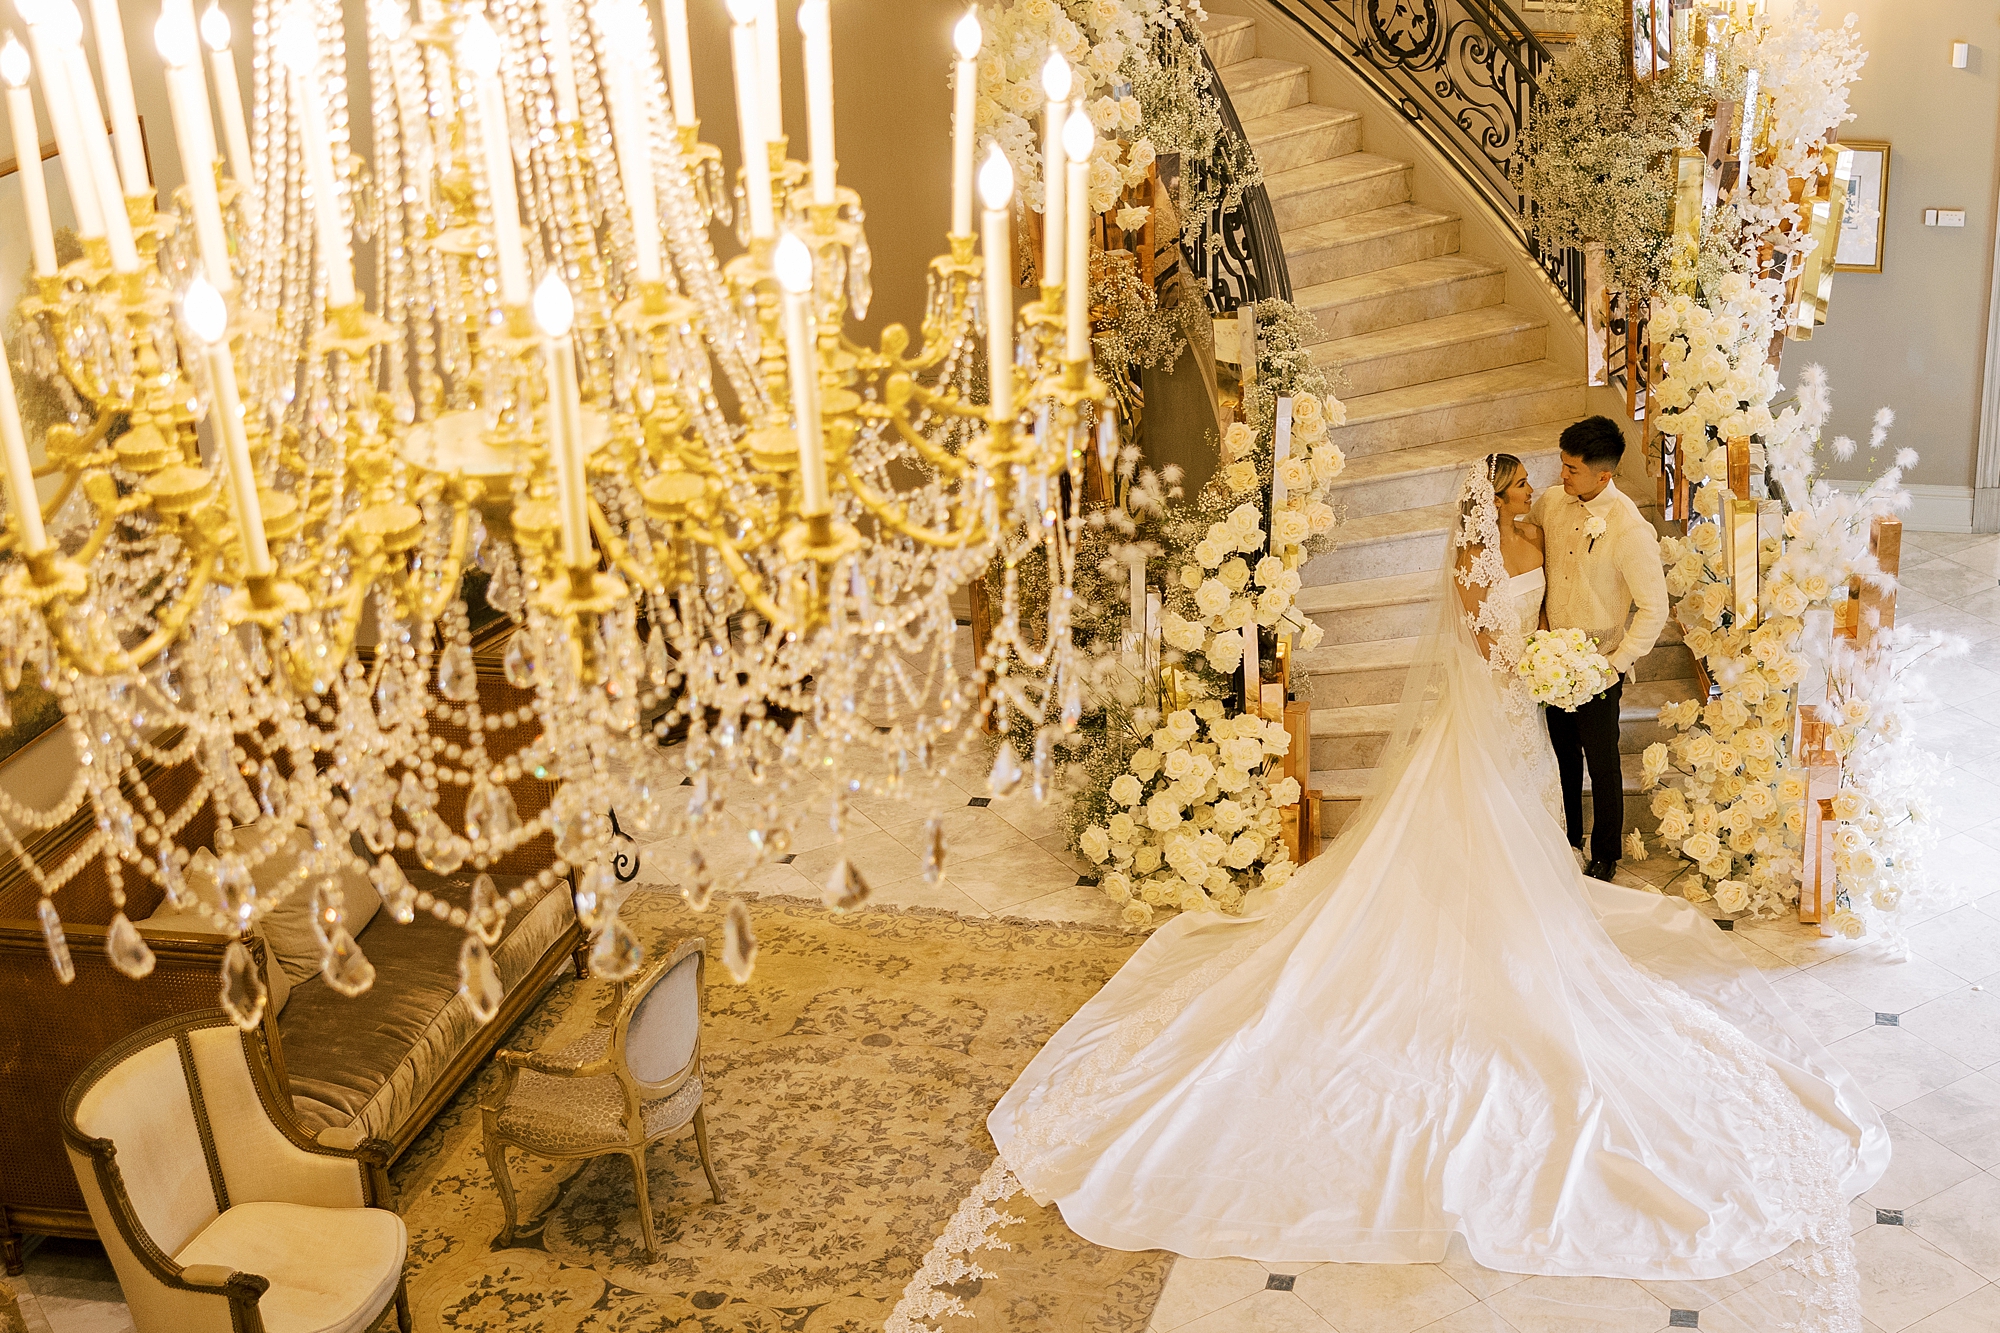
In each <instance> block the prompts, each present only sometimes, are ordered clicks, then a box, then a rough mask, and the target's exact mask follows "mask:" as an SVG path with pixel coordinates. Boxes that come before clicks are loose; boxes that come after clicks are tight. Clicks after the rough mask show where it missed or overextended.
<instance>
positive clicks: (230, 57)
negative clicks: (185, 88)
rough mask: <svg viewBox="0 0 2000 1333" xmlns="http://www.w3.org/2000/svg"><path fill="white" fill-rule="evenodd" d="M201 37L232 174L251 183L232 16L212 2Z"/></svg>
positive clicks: (247, 135) (242, 181) (206, 13)
mask: <svg viewBox="0 0 2000 1333" xmlns="http://www.w3.org/2000/svg"><path fill="white" fill-rule="evenodd" d="M201 40H202V42H203V43H204V44H205V45H206V46H207V47H208V73H209V77H210V78H212V79H214V80H215V103H216V105H217V106H219V107H221V108H222V142H223V144H224V145H225V146H226V147H227V148H228V149H229V176H230V179H231V180H234V181H235V182H236V183H237V184H238V185H241V186H244V187H246V188H247V187H248V186H249V185H250V183H251V176H252V175H253V174H254V173H253V172H252V171H251V169H250V131H249V130H248V128H247V127H245V125H244V123H243V89H242V87H241V86H240V85H239V84H238V83H237V82H236V56H235V53H234V52H232V51H231V50H230V49H229V17H228V16H227V15H226V14H224V13H223V12H222V7H221V6H220V5H215V4H211V5H210V6H209V7H208V9H207V11H206V12H205V13H203V14H202V16H201Z"/></svg>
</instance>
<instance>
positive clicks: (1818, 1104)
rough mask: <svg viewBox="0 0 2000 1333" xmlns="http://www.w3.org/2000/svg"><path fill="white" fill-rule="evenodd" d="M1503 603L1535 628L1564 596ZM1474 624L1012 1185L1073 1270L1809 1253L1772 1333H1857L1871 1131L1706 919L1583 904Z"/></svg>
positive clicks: (1165, 956)
mask: <svg viewBox="0 0 2000 1333" xmlns="http://www.w3.org/2000/svg"><path fill="white" fill-rule="evenodd" d="M1486 494H1488V495H1489V496H1490V494H1491V492H1490V488H1489V490H1488V491H1487V492H1486ZM1487 503H1488V504H1489V505H1490V500H1489V501H1488V502H1487ZM1490 512H1491V511H1490V509H1489V510H1488V513H1489V514H1490ZM1488 530H1489V531H1490V530H1491V528H1490V526H1489V529H1488ZM1496 583H1497V580H1496ZM1505 587H1506V593H1507V595H1509V596H1510V597H1511V598H1512V600H1513V605H1514V608H1515V610H1516V611H1517V613H1518V616H1519V624H1520V626H1521V627H1522V629H1523V630H1524V631H1525V630H1528V629H1532V628H1533V627H1534V625H1535V623H1536V620H1537V618H1538V616H1539V613H1540V607H1541V603H1542V594H1543V575H1542V571H1541V570H1539V569H1537V570H1533V571H1530V572H1529V573H1526V574H1522V575H1519V576H1516V577H1513V578H1511V579H1507V580H1506V582H1505ZM1462 624H1463V622H1462V619H1461V617H1460V616H1459V615H1458V614H1457V608H1456V606H1454V605H1452V603H1451V602H1450V600H1449V596H1448V593H1446V594H1441V596H1440V599H1439V609H1438V611H1437V614H1436V616H1435V621H1434V625H1433V629H1432V634H1431V638H1430V643H1431V645H1432V648H1433V650H1434V660H1433V663H1432V666H1431V669H1430V671H1429V674H1428V676H1424V675H1423V673H1419V678H1413V681H1412V686H1411V691H1412V692H1413V693H1415V694H1416V695H1417V696H1418V697H1416V698H1412V697H1410V695H1409V694H1406V697H1405V701H1404V716H1403V721H1402V722H1401V723H1399V733H1400V735H1399V736H1398V737H1395V738H1392V750H1393V751H1395V752H1396V753H1395V755H1394V757H1393V759H1392V760H1391V761H1390V763H1391V771H1390V772H1389V774H1388V777H1387V780H1386V782H1385V786H1384V789H1383V790H1382V791H1381V792H1379V793H1378V794H1377V795H1376V796H1375V797H1374V798H1372V799H1371V801H1370V802H1369V803H1368V804H1367V805H1366V806H1365V807H1364V808H1363V810H1362V811H1361V812H1360V813H1359V814H1357V815H1356V816H1355V818H1354V820H1353V821H1351V823H1350V826H1349V828H1348V829H1347V830H1346V831H1345V833H1344V834H1343V836H1342V837H1341V838H1340V839H1339V840H1338V841H1336V842H1335V843H1334V845H1333V846H1332V847H1330V848H1329V849H1327V851H1325V852H1324V853H1322V855H1321V856H1320V857H1319V858H1317V859H1316V860H1314V861H1313V862H1311V863H1310V864H1308V865H1307V866H1305V867H1304V868H1302V869H1301V870H1300V871H1299V873H1298V874H1297V875H1296V876H1295V877H1294V878H1293V880H1292V882H1291V883H1290V884H1289V885H1288V886H1286V887H1285V888H1284V889H1283V890H1280V891H1278V892H1276V893H1274V894H1268V895H1262V896H1263V897H1264V898H1265V901H1263V902H1261V903H1258V902H1256V901H1255V900H1254V899H1253V902H1252V904H1251V910H1250V912H1249V913H1248V914H1247V915H1246V918H1244V919H1237V918H1228V917H1222V916H1218V915H1215V914H1212V913H1204V914H1196V915H1184V916H1181V917H1178V918H1176V919H1174V920H1172V921H1170V922H1168V923H1167V924H1166V925H1164V926H1163V927H1161V928H1160V929H1159V930H1158V931H1157V932H1156V933H1155V934H1154V935H1153V936H1152V937H1151V938H1150V939H1149V940H1147V941H1146V943H1145V944H1144V945H1143V946H1142V947H1141V948H1140V949H1139V951H1138V952H1137V953H1135V954H1134V955H1133V956H1132V958H1131V959H1130V960H1129V961H1128V962H1127V963H1126V965H1125V966H1124V968H1123V969H1121V970H1120V971H1119V973H1118V974H1117V975H1116V976H1115V977H1113V978H1112V979H1111V981H1110V982H1109V983H1108V984H1107V985H1106V986H1105V987H1104V989H1103V990H1102V991H1101V992H1100V993H1099V994H1097V995H1096V996H1095V997H1093V998H1092V999H1091V1000H1090V1001H1089V1002H1088V1003H1086V1004H1085V1005H1084V1007H1083V1008H1082V1009H1081V1010H1079V1011H1078V1012H1077V1013H1076V1015H1075V1016H1074V1017H1072V1018H1071V1019H1070V1021H1069V1022H1068V1023H1067V1024H1065V1025H1064V1027H1063V1028H1062V1030H1061V1031H1060V1032H1058V1033H1057V1034H1056V1035H1055V1037H1054V1038H1053V1039H1052V1040H1051V1041H1050V1042H1049V1044H1048V1045H1047V1046H1046V1047H1045V1048H1044V1049H1043V1050H1042V1051H1041V1052H1040V1053H1039V1054H1038V1055H1037V1056H1036V1057H1035V1058H1034V1060H1033V1061H1032V1062H1031V1063H1030V1064H1029V1065H1028V1067H1027V1069H1026V1070H1025V1071H1024V1072H1023V1073H1022V1074H1021V1077H1020V1078H1019V1080H1018V1081H1017V1082H1016V1083H1015V1084H1014V1086H1013V1087H1012V1088H1011V1089H1010V1090H1009V1091H1008V1092H1007V1094H1006V1096H1005V1097H1003V1098H1002V1099H1001V1101H1000V1103H999V1105H998V1106H997V1107H996V1108H995V1109H994V1110H993V1112H992V1114H991V1115H990V1117H989V1118H988V1120H987V1125H988V1127H989V1129H990V1130H991V1132H992V1135H993V1140H994V1143H995V1144H996V1145H997V1147H998V1148H999V1152H1000V1157H1001V1159H1002V1161H1003V1162H1004V1163H1005V1165H1006V1167H1007V1168H1008V1169H1009V1170H1011V1172H1012V1173H1013V1175H1014V1177H1015V1178H1017V1179H1018V1180H1019V1182H1020V1184H1021V1185H1022V1187H1023V1188H1025V1189H1026V1190H1027V1191H1028V1192H1029V1193H1030V1194H1031V1195H1032V1196H1033V1197H1034V1198H1035V1199H1037V1200H1038V1201H1039V1202H1042V1203H1044V1204H1046V1203H1048V1202H1050V1201H1054V1202H1055V1203H1057V1204H1058V1205H1059V1206H1060V1208H1061V1211H1062V1215H1063V1218H1064V1220H1065V1221H1066V1222H1067V1223H1068V1224H1069V1225H1070V1226H1071V1227H1072V1228H1073V1229H1074V1230H1075V1231H1076V1232H1078V1233H1079V1234H1080V1235H1082V1236H1084V1237H1085V1238H1087V1239H1089V1240H1091V1241H1094V1242H1096V1243H1098V1244H1100V1245H1105V1246H1109V1247H1112V1248H1116V1249H1126V1250H1139V1249H1155V1248H1158V1249H1166V1250H1171V1251H1173V1252H1174V1253H1176V1254H1181V1255H1186V1256H1190V1257H1196V1258H1219V1257H1240V1258H1250V1259H1259V1260H1265V1261H1270V1262H1281V1263H1311V1262H1316V1261H1328V1260H1334V1261H1349V1262H1363V1263H1422V1262H1432V1261H1436V1260H1439V1259H1441V1258H1443V1257H1444V1255H1445V1250H1446V1245H1447V1242H1448V1241H1449V1240H1450V1238H1451V1236H1452V1235H1454V1234H1458V1235H1462V1236H1463V1237H1464V1238H1465V1243H1466V1245H1467V1247H1468V1248H1469V1249H1470V1251H1471V1254H1472V1257H1473V1258H1474V1259H1475V1260H1477V1261H1478V1262H1479V1263H1480V1264H1483V1265H1485V1266H1487V1267H1489V1268H1495V1269H1503V1270H1507V1271H1510V1272H1517V1273H1534V1274H1555V1275H1565V1276H1584V1275H1595V1276H1605V1277H1626V1278H1643V1279H1701V1278H1713V1277H1719V1276H1722V1275H1725V1274H1730V1273H1735V1272H1738V1271H1739V1270H1742V1269H1745V1268H1747V1267H1749V1266H1751V1265H1753V1264H1755V1263H1757V1262H1759V1261H1760V1260H1763V1259H1766V1258H1768V1257H1770V1256H1772V1255H1775V1254H1778V1253H1779V1252H1781V1251H1785V1250H1786V1249H1787V1247H1793V1246H1794V1242H1797V1241H1800V1240H1801V1239H1804V1240H1805V1241H1806V1244H1804V1245H1802V1246H1797V1247H1794V1248H1793V1252H1792V1255H1791V1256H1790V1258H1789V1259H1788V1264H1787V1265H1786V1266H1781V1268H1783V1267H1787V1266H1788V1267H1790V1268H1791V1269H1792V1270H1793V1271H1791V1272H1790V1273H1789V1275H1787V1274H1785V1273H1783V1272H1781V1273H1780V1274H1779V1275H1778V1276H1776V1277H1773V1278H1772V1279H1770V1281H1769V1282H1767V1283H1765V1284H1764V1286H1765V1287H1767V1288H1769V1290H1767V1291H1763V1292H1762V1293H1761V1296H1760V1299H1764V1300H1765V1301H1766V1306H1767V1308H1768V1309H1770V1310H1771V1311H1772V1312H1773V1314H1772V1317H1771V1318H1770V1320H1769V1321H1768V1322H1765V1321H1759V1322H1758V1325H1757V1326H1758V1327H1760V1328H1777V1327H1781V1326H1791V1327H1804V1328H1813V1329H1858V1328H1859V1327H1860V1325H1859V1311H1858V1300H1857V1297H1856V1291H1855V1281H1854V1277H1853V1265H1852V1247H1851V1243H1850V1242H1849V1241H1848V1224H1847V1212H1846V1202H1847V1200H1848V1199H1850V1198H1852V1197H1854V1196H1855V1195H1856V1194H1858V1193H1859V1192H1860V1191H1861V1190H1863V1189H1865V1188H1867V1187H1868V1186H1869V1185H1871V1184H1872V1183H1873V1182H1874V1181H1875V1180H1876V1179H1877V1178H1878V1177H1879V1176H1880V1175H1881V1173H1882V1171H1883V1169H1884V1168H1885V1167H1886V1166H1887V1164H1888V1157H1889V1140H1888V1135H1887V1132H1886V1131H1885V1129H1884V1127H1883V1124H1882V1121H1881V1118H1880V1117H1879V1116H1878V1115H1877V1113H1876V1112H1875V1110H1874V1109H1873V1108H1872V1107H1871V1106H1870V1105H1869V1103H1868V1101H1867V1099H1866V1098H1865V1097H1864V1096H1863V1095H1862V1094H1861V1092H1860V1091H1859V1089H1858V1088H1857V1087H1856V1085H1855V1083H1854V1081H1853V1079H1852V1078H1851V1077H1850V1076H1849V1075H1848V1074H1847V1072H1846V1071H1845V1070H1843V1069H1842V1068H1841V1067H1840V1066H1839V1065H1838V1064H1837V1063H1836V1062H1835V1061H1834V1060H1833V1059H1832V1058H1831V1057H1830V1056H1829V1055H1828V1054H1827V1052H1826V1050H1825V1049H1824V1048H1823V1047H1822V1046H1821V1044H1820V1043H1819V1042H1818V1041H1817V1040H1816V1039H1815V1038H1814V1037H1813V1036H1812V1034H1811V1033H1810V1032H1809V1031H1808V1030H1807V1029H1806V1027H1805V1026H1804V1024H1802V1023H1801V1022H1800V1021H1799V1019H1798V1018H1797V1017H1796V1016H1795V1015H1794V1014H1792V1013H1791V1011H1790V1010H1788V1009H1787V1008H1786V1007H1785V1005H1784V1003H1783V1002H1782V1001H1781V1000H1780V999H1779V998H1778V997H1777V995H1776V994H1775V992H1773V991H1772V989H1771V987H1770V985H1769V984H1768V983H1767V982H1766V981H1765V980H1764V979H1763V977H1762V976H1761V975H1760V974H1759V973H1758V972H1757V971H1756V969H1755V968H1754V967H1752V966H1750V965H1749V964H1747V963H1745V961H1744V960H1743V958H1742V956H1741V955H1740V954H1739V953H1738V952H1737V951H1736V949H1735V948H1734V947H1733V946H1732V945H1731V944H1730V943H1729V940H1728V937H1727V936H1725V935H1724V934H1723V933H1722V932H1721V931H1719V930H1717V929H1716V927H1715V925H1714V924H1713V923H1712V922H1711V921H1710V920H1709V919H1708V918H1707V917H1706V916H1704V915H1703V914H1702V913H1701V912H1699V911H1697V910H1696V909H1695V908H1693V907H1691V906H1690V905H1688V904H1687V903H1686V902H1684V901H1682V900H1680V899H1679V898H1671V897H1664V896H1661V895H1659V894H1653V893H1644V892H1638V891H1634V890H1630V889H1623V888H1617V887H1614V886H1612V885H1609V884H1605V883H1602V882H1599V881H1595V880H1586V879H1585V878H1584V877H1583V876H1582V875H1581V874H1580V873H1579V872H1578V870H1577V866H1576V863H1575V861H1574V859H1573V858H1572V855H1571V851H1570V846H1569V843H1568V840H1567V838H1566V837H1565V835H1564V833H1563V830H1562V827H1561V823H1560V818H1561V816H1560V806H1559V804H1552V802H1553V801H1554V787H1555V781H1556V779H1555V765H1554V762H1553V758H1552V756H1551V755H1550V753H1549V747H1548V741H1547V736H1546V733H1545V732H1544V731H1543V730H1542V723H1541V720H1540V716H1539V710H1538V709H1536V708H1535V707H1534V706H1533V705H1532V704H1529V703H1527V702H1526V700H1525V696H1523V695H1521V694H1519V692H1518V691H1516V690H1513V689H1512V688H1510V687H1509V686H1508V685H1507V684H1505V683H1504V682H1503V681H1501V679H1500V678H1499V676H1498V675H1497V674H1496V673H1495V672H1494V671H1492V670H1489V669H1488V667H1487V664H1486V663H1485V662H1484V661H1483V660H1482V659H1481V658H1480V657H1479V655H1478V653H1477V651H1476V650H1475V649H1474V648H1473V647H1472V640H1471V636H1470V633H1469V632H1468V631H1466V630H1464V629H1463V628H1462ZM1552 811H1553V813H1552Z"/></svg>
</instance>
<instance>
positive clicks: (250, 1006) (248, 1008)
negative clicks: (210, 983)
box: [220, 940, 270, 1032]
mask: <svg viewBox="0 0 2000 1333" xmlns="http://www.w3.org/2000/svg"><path fill="white" fill-rule="evenodd" d="M260 973H261V969H260V968H259V967H258V966H257V960H256V959H255V958H252V957H251V956H250V946H248V945H247V944H245V943H244V942H243V941H242V940H231V941H230V942H229V948H228V949H227V950H225V951H224V952H223V955H222V994H221V996H220V998H221V1001H222V1007H223V1009H225V1010H226V1011H228V1014H229V1017H230V1020H231V1021H232V1022H234V1023H235V1024H236V1026H237V1027H240V1028H242V1029H243V1030H244V1031H245V1032H248V1031H249V1030H250V1029H252V1028H254V1027H256V1026H257V1024H258V1023H259V1022H261V1021H262V1020H263V1017H264V1004H265V1001H267V1000H268V999H270V992H269V991H268V990H266V989H265V987H264V978H263V976H262V975H261V974H260Z"/></svg>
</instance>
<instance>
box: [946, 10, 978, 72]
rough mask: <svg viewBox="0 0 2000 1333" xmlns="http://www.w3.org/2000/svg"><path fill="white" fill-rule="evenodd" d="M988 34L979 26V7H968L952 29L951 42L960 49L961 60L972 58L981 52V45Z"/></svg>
mask: <svg viewBox="0 0 2000 1333" xmlns="http://www.w3.org/2000/svg"><path fill="white" fill-rule="evenodd" d="M985 39H986V34H985V33H984V32H982V31H981V30H980V27H979V11H978V9H976V8H975V9H968V10H966V11H965V17H964V18H962V19H960V20H959V21H958V24H957V26H955V27H954V28H952V30H951V44H952V46H953V47H954V48H955V49H956V50H957V51H958V55H959V58H960V59H961V60H970V59H972V58H973V57H974V56H976V55H978V54H979V45H980V43H981V42H983V41H984V40H985Z"/></svg>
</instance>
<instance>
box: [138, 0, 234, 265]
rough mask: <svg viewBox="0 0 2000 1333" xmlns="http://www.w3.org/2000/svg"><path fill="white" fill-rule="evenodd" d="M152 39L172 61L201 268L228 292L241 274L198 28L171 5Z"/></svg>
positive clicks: (177, 137)
mask: <svg viewBox="0 0 2000 1333" xmlns="http://www.w3.org/2000/svg"><path fill="white" fill-rule="evenodd" d="M153 40H154V42H155V43H156V44H157V45H158V46H159V48H160V58H161V59H162V60H164V61H165V62H166V66H167V71H166V72H167V105H168V107H169V109H171V111H172V112H173V118H174V144H175V146H176V147H178V148H179V149H180V154H181V170H182V172H183V173H184V174H185V175H186V177H187V182H186V187H185V188H186V189H187V193H188V211H189V212H191V213H193V214H194V237H195V245H196V247H197V248H198V249H199V250H200V252H201V266H202V270H203V271H204V272H205V273H207V274H208V280H209V281H210V282H211V283H213V284H214V285H215V288H216V290H218V291H224V292H226V291H229V290H231V289H233V288H234V287H235V286H236V279H235V277H234V276H233V275H232V274H231V272H230V264H229V238H228V234H227V233H226V232H224V231H223V228H222V202H221V200H220V199H218V198H217V197H216V193H215V136H214V133H213V131H212V129H211V128H210V126H209V121H208V89H207V87H206V86H205V85H204V84H203V83H202V80H201V48H200V46H199V45H198V44H197V43H196V41H195V34H194V30H193V29H192V28H189V27H188V26H187V23H186V20H185V19H183V18H182V17H181V16H180V15H178V14H176V13H175V12H174V11H172V10H168V11H166V12H164V13H162V14H161V15H160V21H159V22H158V23H157V24H155V25H154V27H153Z"/></svg>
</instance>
